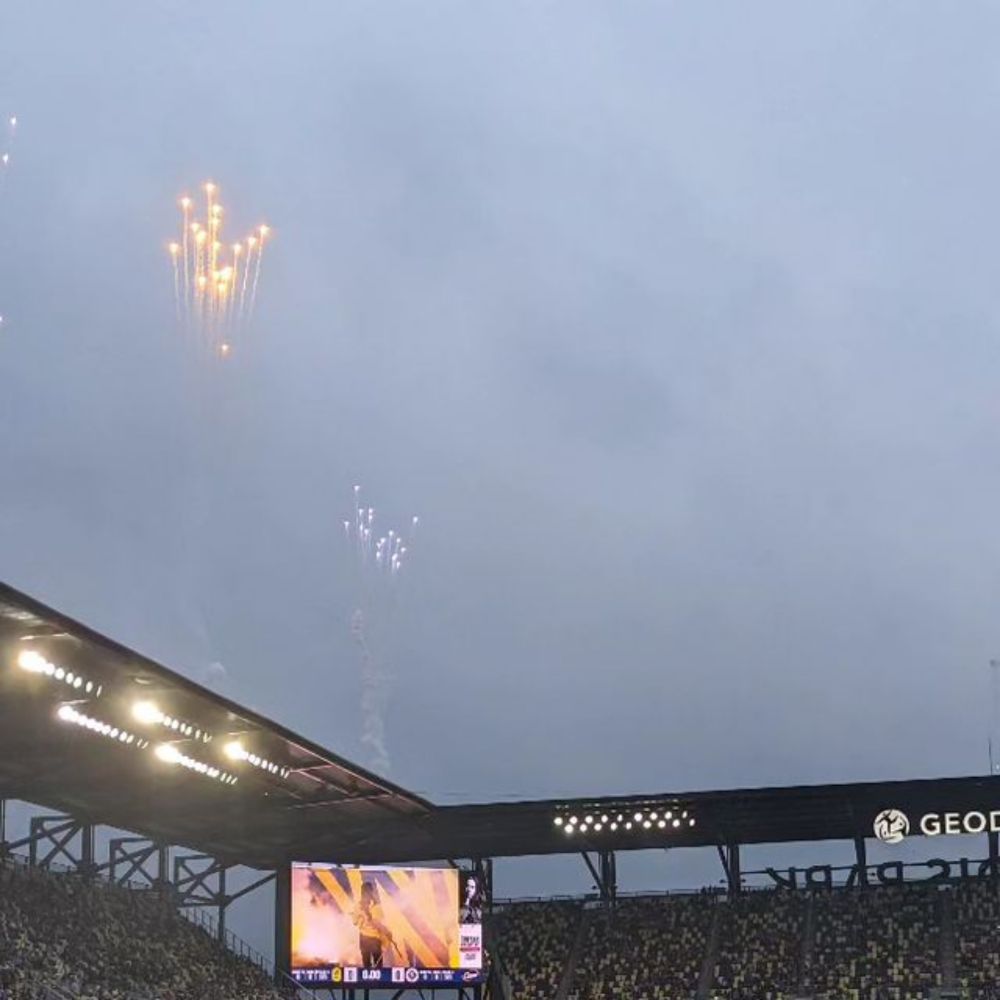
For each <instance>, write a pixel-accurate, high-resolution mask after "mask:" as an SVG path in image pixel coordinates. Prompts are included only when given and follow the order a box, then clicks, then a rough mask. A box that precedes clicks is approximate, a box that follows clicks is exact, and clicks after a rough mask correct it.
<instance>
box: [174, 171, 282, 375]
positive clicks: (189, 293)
mask: <svg viewBox="0 0 1000 1000" xmlns="http://www.w3.org/2000/svg"><path fill="white" fill-rule="evenodd" d="M202 190H203V191H204V193H205V215H204V218H203V219H202V220H199V219H197V218H195V212H196V206H195V203H194V200H193V199H192V198H189V197H188V196H187V195H185V196H184V197H182V198H181V199H180V201H179V205H180V209H181V231H180V238H179V239H177V240H173V241H171V242H170V243H168V244H167V250H168V251H169V253H170V260H171V264H172V266H173V278H174V305H175V308H176V311H177V316H178V319H179V320H180V321H181V322H182V323H183V325H184V326H185V327H186V328H187V329H188V330H190V331H192V332H193V333H195V334H196V335H197V336H198V339H199V341H200V342H201V343H202V344H203V345H204V347H205V348H207V350H208V351H209V352H210V353H211V354H213V355H214V356H216V357H220V358H226V357H229V355H230V354H231V353H232V350H233V339H234V337H236V336H238V334H239V333H240V331H241V330H242V329H243V327H245V326H246V324H247V323H249V322H250V320H251V318H252V317H253V311H254V306H255V305H256V301H257V285H258V283H259V282H260V270H261V263H262V260H263V255H264V244H265V242H267V240H268V238H269V237H270V233H271V230H270V229H269V228H268V227H267V226H258V227H257V228H256V229H255V230H254V232H253V235H252V236H249V237H247V239H246V240H245V241H243V242H241V243H232V244H226V243H225V242H224V241H223V238H222V226H223V219H224V217H225V209H224V208H223V207H222V205H221V204H220V203H219V201H218V194H219V188H218V185H216V184H214V183H213V182H212V181H207V182H206V183H205V184H203V185H202Z"/></svg>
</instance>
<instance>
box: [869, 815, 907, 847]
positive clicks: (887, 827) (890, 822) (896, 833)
mask: <svg viewBox="0 0 1000 1000" xmlns="http://www.w3.org/2000/svg"><path fill="white" fill-rule="evenodd" d="M873 828H874V830H875V836H876V837H877V838H878V839H879V840H881V841H882V843H883V844H898V843H899V842H900V841H901V840H902V839H903V838H904V837H905V836H906V835H907V834H908V833H909V832H910V821H909V819H908V818H907V815H906V813H905V812H903V811H902V810H900V809H883V810H882V811H881V812H880V813H879V814H878V815H877V816H876V817H875V823H874V824H873Z"/></svg>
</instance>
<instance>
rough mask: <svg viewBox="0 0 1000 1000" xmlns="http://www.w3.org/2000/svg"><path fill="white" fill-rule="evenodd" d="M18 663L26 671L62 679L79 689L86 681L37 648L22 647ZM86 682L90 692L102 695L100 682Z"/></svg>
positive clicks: (58, 679) (95, 695) (63, 681)
mask: <svg viewBox="0 0 1000 1000" xmlns="http://www.w3.org/2000/svg"><path fill="white" fill-rule="evenodd" d="M17 665H18V666H19V667H20V668H21V669H22V670H23V671H25V672H26V673H29V674H40V675H42V676H43V677H51V678H53V679H54V680H57V681H62V683H63V684H66V685H68V686H69V687H71V688H77V689H79V688H81V687H83V685H84V682H85V678H83V677H81V676H80V675H79V674H75V673H73V671H72V670H66V669H65V668H64V667H59V666H56V664H54V663H50V662H49V661H48V660H47V659H46V658H45V657H44V656H42V654H41V653H39V652H38V650H36V649H22V650H21V651H20V652H19V653H18V654H17ZM86 684H87V693H88V694H91V693H92V694H93V695H94V697H95V698H99V697H100V696H101V690H102V687H101V685H100V684H94V682H93V681H86Z"/></svg>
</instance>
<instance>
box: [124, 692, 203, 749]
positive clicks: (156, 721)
mask: <svg viewBox="0 0 1000 1000" xmlns="http://www.w3.org/2000/svg"><path fill="white" fill-rule="evenodd" d="M132 716H133V718H134V719H135V720H136V722H141V723H142V724H143V725H145V726H163V728H164V729H169V730H170V731H171V732H174V733H177V734H178V735H180V736H186V737H187V738H188V739H195V740H198V741H199V742H202V743H208V742H209V741H210V740H211V739H212V737H211V734H209V733H206V732H204V730H202V729H199V728H198V727H197V726H195V725H193V724H192V723H190V722H185V721H184V720H183V719H176V718H174V717H173V716H172V715H167V714H166V713H165V712H164V711H162V709H161V708H160V707H159V705H157V704H156V702H155V701H150V700H149V699H147V698H142V699H140V700H139V701H137V702H135V703H134V704H133V705H132Z"/></svg>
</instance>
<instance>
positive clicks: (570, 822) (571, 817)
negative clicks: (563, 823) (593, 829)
mask: <svg viewBox="0 0 1000 1000" xmlns="http://www.w3.org/2000/svg"><path fill="white" fill-rule="evenodd" d="M575 824H576V817H575V816H570V818H569V825H570V826H574V825H575Z"/></svg>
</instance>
